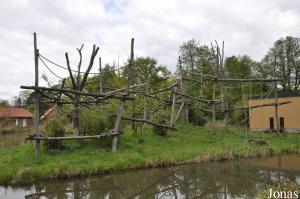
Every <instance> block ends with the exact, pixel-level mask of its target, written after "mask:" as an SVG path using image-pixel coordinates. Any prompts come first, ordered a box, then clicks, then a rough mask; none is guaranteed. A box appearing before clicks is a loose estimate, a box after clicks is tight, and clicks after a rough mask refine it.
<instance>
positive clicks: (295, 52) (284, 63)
mask: <svg viewBox="0 0 300 199" xmlns="http://www.w3.org/2000/svg"><path fill="white" fill-rule="evenodd" d="M274 70H275V75H276V77H277V78H282V79H283V81H282V82H281V86H282V92H283V93H291V92H297V91H299V85H300V74H299V72H300V38H295V37H291V36H287V37H286V38H281V39H279V40H277V41H276V42H275V43H274V45H273V47H272V48H271V49H270V50H269V51H268V53H267V54H266V55H265V57H264V58H263V60H262V64H261V67H260V68H259V71H260V73H261V75H262V76H263V77H272V76H273V73H274Z"/></svg>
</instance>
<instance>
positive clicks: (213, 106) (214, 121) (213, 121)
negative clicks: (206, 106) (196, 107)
mask: <svg viewBox="0 0 300 199" xmlns="http://www.w3.org/2000/svg"><path fill="white" fill-rule="evenodd" d="M215 99H216V81H214V82H213V94H212V100H213V101H212V105H211V113H212V127H213V128H215V126H216V104H215V101H214V100H215Z"/></svg>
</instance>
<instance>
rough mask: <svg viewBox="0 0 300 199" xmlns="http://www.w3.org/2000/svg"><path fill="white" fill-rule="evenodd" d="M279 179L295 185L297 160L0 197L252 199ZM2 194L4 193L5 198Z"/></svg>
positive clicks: (127, 175) (23, 190) (46, 185)
mask: <svg viewBox="0 0 300 199" xmlns="http://www.w3.org/2000/svg"><path fill="white" fill-rule="evenodd" d="M279 178H284V179H288V180H292V181H297V182H298V183H300V157H299V156H283V157H273V158H268V159H258V160H239V161H233V162H221V163H211V164H200V165H199V164H198V165H196V164H193V165H182V166H177V167H172V168H159V169H148V170H139V171H129V172H124V173H119V174H113V175H106V176H101V177H91V178H86V179H72V180H55V181H47V182H43V183H39V184H35V185H33V186H32V187H19V188H12V187H9V188H3V187H2V188H0V198H20V196H21V197H24V196H25V195H27V198H58V199H60V198H86V199H90V198H91V199H93V198H103V199H106V198H130V199H131V198H136V199H138V198H140V199H144V198H203V199H205V198H228V199H229V198H255V197H256V194H257V191H258V189H259V187H261V186H262V185H264V184H265V183H270V182H271V181H274V180H277V179H279ZM5 190H6V193H5Z"/></svg>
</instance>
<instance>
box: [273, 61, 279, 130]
mask: <svg viewBox="0 0 300 199" xmlns="http://www.w3.org/2000/svg"><path fill="white" fill-rule="evenodd" d="M275 78H276V69H275V66H274V79H275ZM274 97H275V119H276V133H277V135H279V133H280V126H279V118H278V94H277V82H276V81H274Z"/></svg>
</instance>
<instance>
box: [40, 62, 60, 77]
mask: <svg viewBox="0 0 300 199" xmlns="http://www.w3.org/2000/svg"><path fill="white" fill-rule="evenodd" d="M39 58H40V57H39ZM40 60H41V62H42V63H43V65H44V66H45V67H46V68H47V69H48V70H49V71H50V72H51V73H52V74H53V75H54V76H55V77H57V78H59V79H64V78H62V77H60V76H58V75H57V74H55V73H54V72H53V71H52V70H51V69H50V68H49V67H48V66H47V64H46V63H45V62H44V61H43V60H42V59H41V58H40Z"/></svg>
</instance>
